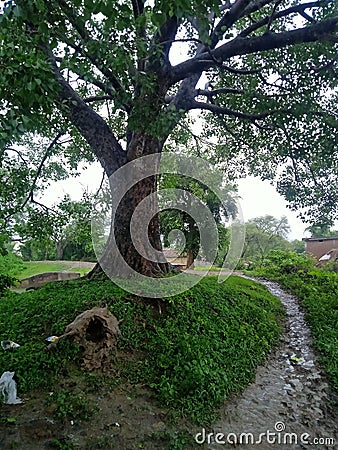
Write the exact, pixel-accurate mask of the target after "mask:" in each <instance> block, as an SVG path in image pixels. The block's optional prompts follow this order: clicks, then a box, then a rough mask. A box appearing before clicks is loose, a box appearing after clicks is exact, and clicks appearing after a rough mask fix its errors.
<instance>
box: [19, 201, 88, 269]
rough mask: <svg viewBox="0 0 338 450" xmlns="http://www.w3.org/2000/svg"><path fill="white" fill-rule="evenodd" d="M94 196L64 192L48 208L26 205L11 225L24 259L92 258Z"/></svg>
mask: <svg viewBox="0 0 338 450" xmlns="http://www.w3.org/2000/svg"><path fill="white" fill-rule="evenodd" d="M93 202H94V199H93V197H91V196H89V195H88V194H84V196H83V198H82V199H81V200H80V201H74V200H71V199H70V197H69V196H68V195H66V196H65V197H64V198H63V199H62V201H61V202H60V203H59V204H58V205H53V206H52V207H51V208H36V207H35V208H32V207H30V208H28V209H27V213H26V214H24V215H23V216H21V217H19V218H18V220H17V223H16V225H15V227H14V229H15V231H16V233H17V234H18V235H19V236H20V238H21V241H23V242H24V244H23V245H21V247H20V251H21V253H22V256H23V258H24V259H57V260H62V259H67V258H69V259H83V258H87V259H88V258H90V259H95V253H94V250H93V245H92V236H91V213H92V204H93Z"/></svg>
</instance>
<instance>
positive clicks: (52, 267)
mask: <svg viewBox="0 0 338 450" xmlns="http://www.w3.org/2000/svg"><path fill="white" fill-rule="evenodd" d="M67 268H68V266H67V264H62V263H44V262H40V261H25V262H24V266H23V268H22V269H20V271H19V272H17V273H16V274H15V276H16V277H17V278H18V279H19V280H21V279H23V278H28V277H31V276H33V275H39V274H40V273H45V272H60V271H62V270H67Z"/></svg>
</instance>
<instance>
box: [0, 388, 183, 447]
mask: <svg viewBox="0 0 338 450" xmlns="http://www.w3.org/2000/svg"><path fill="white" fill-rule="evenodd" d="M73 384H74V382H73V383H72V389H73V390H79V389H80V388H81V385H77V386H73ZM84 395H85V398H86V404H87V406H84V409H87V407H88V410H93V412H92V413H91V414H92V415H91V414H90V417H89V418H88V419H86V420H85V419H82V418H77V417H75V418H74V419H71V418H66V419H59V418H58V417H57V414H56V413H57V403H54V399H53V396H55V394H54V393H53V394H51V395H49V394H48V393H41V392H34V393H32V394H30V396H27V397H26V398H25V403H24V404H23V405H4V406H2V410H1V412H2V416H3V417H5V418H6V419H7V420H8V419H11V420H13V419H14V418H15V422H14V421H13V422H7V423H3V424H1V425H0V448H1V449H11V448H15V449H20V450H21V449H22V450H40V449H41V450H42V449H61V448H62V449H73V448H74V449H88V450H91V449H93V450H94V449H114V450H119V449H121V450H129V449H130V450H134V449H135V450H136V449H145V450H152V449H164V448H166V446H167V444H168V442H169V434H168V433H164V432H165V431H166V432H169V431H170V430H172V434H174V433H175V430H173V426H172V424H171V420H170V417H169V416H168V411H166V410H165V409H162V408H161V407H160V406H159V405H158V403H157V402H156V401H155V400H154V399H153V398H152V393H151V391H150V390H149V389H147V388H145V387H143V386H141V385H130V384H124V385H121V386H119V387H118V388H115V389H113V390H110V391H103V392H102V391H98V394H96V393H92V394H84ZM55 401H57V400H55ZM65 408H67V397H66V398H65ZM78 413H79V415H80V416H81V411H78Z"/></svg>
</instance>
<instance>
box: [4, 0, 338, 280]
mask: <svg viewBox="0 0 338 450" xmlns="http://www.w3.org/2000/svg"><path fill="white" fill-rule="evenodd" d="M337 24H338V16H337V11H336V2H335V1H334V0H332V1H330V0H325V1H320V0H319V1H309V2H306V1H305V2H298V1H292V0H277V1H276V0H212V1H210V0H209V1H205V0H196V1H186V0H159V1H154V2H148V1H143V0H121V1H119V2H109V1H106V0H90V1H87V0H73V1H71V2H66V1H65V0H58V1H55V0H24V1H23V0H15V1H14V0H13V1H12V0H9V1H7V2H4V7H3V10H2V15H1V17H0V43H1V48H0V58H1V59H0V68H1V70H0V98H1V100H0V102H1V103H0V105H1V106H0V120H1V130H0V141H1V145H2V147H3V148H5V149H6V146H8V145H9V144H10V143H11V142H15V141H16V140H19V139H20V136H22V135H23V134H24V133H27V132H36V131H38V132H39V133H40V134H43V135H44V136H50V137H51V138H55V142H56V143H57V142H58V139H59V137H60V135H61V134H64V133H66V131H67V133H68V134H69V135H70V136H72V137H73V138H74V139H76V143H77V148H80V149H81V150H80V153H82V154H83V155H88V153H89V154H92V155H94V156H95V158H96V159H97V160H98V161H99V162H100V163H101V165H102V167H103V169H104V171H105V172H106V174H107V175H108V177H110V176H111V175H112V174H114V173H115V172H116V171H117V170H118V169H119V168H121V167H123V166H124V165H126V164H127V163H128V162H130V161H134V160H136V159H139V158H140V157H144V156H146V155H153V154H160V153H161V151H162V149H163V146H164V144H165V142H166V141H167V139H168V137H169V136H170V135H171V133H172V132H173V130H174V129H175V127H177V126H179V124H180V123H182V121H184V119H185V117H186V115H187V114H188V113H189V111H192V110H200V111H205V112H208V113H210V114H211V116H212V117H213V118H209V119H208V126H207V128H206V130H205V134H207V135H208V136H210V135H213V136H218V137H219V138H221V139H222V140H223V145H220V143H219V142H217V143H216V145H217V151H216V152H214V153H213V152H212V155H213V156H214V157H215V158H216V159H217V162H222V163H225V164H224V165H225V167H229V168H230V170H231V173H232V174H233V176H235V175H236V170H237V172H241V174H243V173H244V172H245V170H248V171H249V172H250V173H259V174H260V175H261V176H262V178H269V179H272V178H273V177H274V176H275V175H276V174H278V176H279V181H278V187H279V190H280V191H281V192H282V193H284V195H285V196H286V198H287V199H288V200H289V201H290V202H291V204H292V205H293V207H295V208H296V207H307V208H308V210H309V211H310V213H311V214H312V215H314V216H316V217H318V216H320V214H322V213H323V211H324V213H325V214H326V215H330V214H331V215H332V214H333V209H334V207H333V205H336V204H337V183H336V181H337V178H336V174H337V153H336V152H335V145H336V139H335V136H336V135H335V132H336V128H337V117H336V114H335V112H334V106H335V104H334V102H335V99H336V96H337V92H336V91H335V90H334V88H335V87H336V86H337V76H336V74H335V67H336V62H337V56H336V53H335V47H334V44H335V43H336V42H337V39H338V38H337V28H338V25H337ZM180 49H181V50H180ZM330 89H332V90H330ZM211 116H210V117H211ZM224 142H225V143H226V145H224ZM64 148H65V150H64V152H65V154H67V151H68V150H67V149H68V147H64ZM3 154H5V153H3ZM232 162H235V163H236V166H235V167H234V165H233V164H232ZM236 167H237V169H236ZM238 167H239V168H240V169H239V170H238ZM278 167H282V170H280V169H278ZM155 171H156V170H155V168H154V173H155ZM323 180H325V183H323ZM156 188H157V180H156V176H148V177H147V178H145V179H143V180H142V181H141V182H138V183H136V184H135V185H134V186H133V187H132V188H130V189H129V190H128V192H127V193H126V195H125V196H124V198H123V200H122V201H121V202H120V205H119V208H118V210H117V213H116V221H115V223H114V232H115V240H116V244H117V246H118V247H119V249H120V251H121V254H122V255H123V257H124V259H125V260H126V261H127V262H128V263H129V264H130V265H131V266H132V267H133V268H134V269H136V270H137V271H139V272H141V273H144V274H147V275H155V274H161V273H166V272H168V270H170V268H169V266H168V265H167V264H166V263H162V262H160V263H158V262H154V261H150V260H149V259H147V258H146V257H144V256H142V255H140V254H139V252H138V251H136V249H135V247H134V246H133V245H132V244H131V236H130V227H129V224H130V220H131V216H132V213H133V211H134V210H135V208H136V207H137V205H138V204H139V203H140V201H141V200H142V199H144V198H145V197H146V196H147V195H149V194H151V193H153V192H155V191H156ZM112 189H114V186H112ZM155 206H156V205H155ZM155 209H156V208H155ZM148 234H149V240H150V244H151V245H152V246H153V247H154V248H155V249H158V250H160V249H161V243H160V234H159V223H158V218H157V216H156V215H155V216H154V218H153V220H152V221H151V222H150V225H149V229H148ZM111 263H112V264H114V261H111Z"/></svg>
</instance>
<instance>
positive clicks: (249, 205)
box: [43, 163, 307, 240]
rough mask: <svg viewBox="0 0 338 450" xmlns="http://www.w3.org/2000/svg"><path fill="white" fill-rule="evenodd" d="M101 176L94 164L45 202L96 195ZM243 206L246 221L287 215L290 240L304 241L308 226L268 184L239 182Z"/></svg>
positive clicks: (60, 184)
mask: <svg viewBox="0 0 338 450" xmlns="http://www.w3.org/2000/svg"><path fill="white" fill-rule="evenodd" d="M101 176H102V169H101V168H100V165H99V164H98V163H96V164H93V165H92V166H91V167H89V168H88V169H87V170H85V171H84V172H83V173H82V175H81V176H79V177H77V178H75V179H69V180H66V181H62V182H58V183H52V184H51V186H50V187H49V188H48V189H47V190H46V191H45V194H44V196H43V200H44V202H45V203H47V204H52V203H54V202H56V201H57V200H58V199H61V198H62V197H63V195H64V194H66V193H68V194H70V196H71V197H72V198H73V199H74V200H79V199H80V198H81V197H82V194H83V191H85V190H88V191H91V192H95V191H96V190H97V188H98V187H99V184H100V181H101ZM238 192H239V196H240V205H241V208H242V211H243V216H244V220H245V221H247V220H249V219H252V218H254V217H259V216H265V215H266V214H269V215H271V216H274V217H277V218H280V217H281V216H283V215H285V216H286V217H287V218H288V221H289V224H290V227H291V233H290V235H289V237H288V238H289V239H290V240H292V239H302V237H304V229H305V228H306V226H307V225H306V224H304V223H302V221H301V220H300V219H298V218H297V213H296V212H293V211H290V210H289V209H287V208H286V202H285V200H284V199H283V198H282V197H281V196H280V195H279V194H278V193H277V192H276V190H275V189H274V187H273V186H271V185H270V184H269V182H268V181H261V180H260V179H259V178H255V177H248V178H245V179H242V180H240V181H239V190H238Z"/></svg>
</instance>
